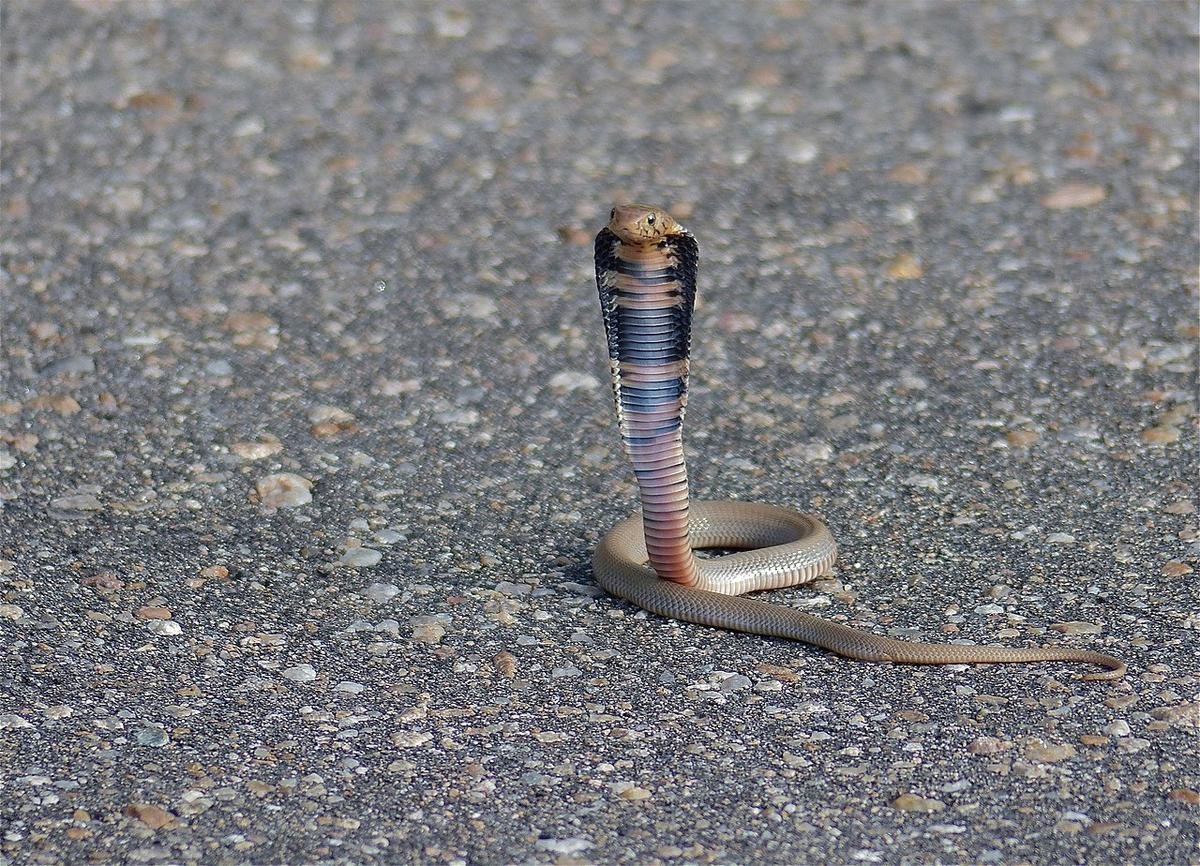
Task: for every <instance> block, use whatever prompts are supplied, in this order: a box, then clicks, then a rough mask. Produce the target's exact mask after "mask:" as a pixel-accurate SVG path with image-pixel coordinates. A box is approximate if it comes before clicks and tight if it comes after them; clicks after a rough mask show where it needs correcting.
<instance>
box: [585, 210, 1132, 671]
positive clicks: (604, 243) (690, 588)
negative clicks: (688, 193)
mask: <svg viewBox="0 0 1200 866" xmlns="http://www.w3.org/2000/svg"><path fill="white" fill-rule="evenodd" d="M698 260H699V254H698V248H697V245H696V240H695V239H694V238H693V237H692V236H691V235H690V234H689V233H688V232H687V231H686V230H685V229H684V228H683V227H682V226H680V225H679V223H677V222H676V221H675V220H674V219H672V218H671V216H670V215H669V214H668V213H667V212H666V211H664V210H663V209H662V208H659V207H652V206H648V205H639V204H629V205H622V206H619V207H616V208H613V210H612V213H611V214H610V217H609V223H608V225H607V226H606V227H605V228H603V229H601V231H600V233H599V234H598V235H597V236H596V285H597V287H598V288H599V290H600V307H601V310H602V312H603V314H604V329H605V332H606V334H607V336H608V350H609V362H610V367H611V372H612V388H613V394H614V396H615V398H616V407H617V422H618V425H619V427H620V431H621V439H622V442H623V444H624V449H625V453H626V454H627V455H628V456H629V458H630V460H631V462H632V463H633V472H634V475H635V477H636V479H637V484H638V489H639V491H640V493H641V502H642V510H641V512H640V513H635V514H633V515H632V516H631V517H628V518H626V519H625V520H623V521H621V522H620V523H618V524H617V525H616V526H615V527H614V528H613V529H612V530H611V531H609V533H608V534H607V535H605V536H604V538H603V539H602V540H601V541H600V544H599V545H598V546H597V547H596V552H595V555H594V556H593V558H592V564H593V567H594V569H595V573H596V580H597V581H598V582H599V584H600V586H602V587H603V588H604V589H605V590H607V591H608V592H609V593H611V594H612V595H615V596H619V597H620V598H624V599H627V600H628V601H630V602H632V603H633V604H635V605H637V606H638V607H642V608H645V609H646V610H648V611H651V612H653V613H656V614H659V615H661V616H666V617H670V618H672V619H678V620H684V621H686V622H692V623H699V624H701V625H708V626H714V627H717V628H726V629H732V630H735V631H743V632H750V633H752V634H759V635H770V636H774V637H782V638H790V639H792V640H799V641H804V642H806V643H810V644H813V645H815V646H818V647H821V648H823V649H826V650H830V651H832V652H835V653H838V654H839V655H842V656H846V657H849V658H853V659H861V660H865V661H876V662H896V663H902V664H965V663H980V662H986V663H994V662H1040V661H1073V662H1085V663H1088V664H1095V665H1100V666H1102V667H1104V668H1107V670H1105V671H1103V672H1101V673H1093V674H1087V675H1085V676H1084V679H1092V680H1116V679H1120V678H1121V677H1122V676H1124V675H1125V664H1124V663H1123V662H1122V661H1121V660H1120V659H1116V658H1113V657H1112V656H1109V655H1105V654H1103V653H1099V652H1094V651H1092V650H1085V649H1073V648H1067V647H1020V648H1013V647H1000V646H977V645H964V644H930V643H919V642H916V641H906V640H896V639H894V638H890V637H883V636H881V635H876V634H872V633H870V632H865V631H860V630H859V629H855V628H850V627H849V626H845V625H840V624H838V623H835V622H830V621H828V620H823V619H820V618H818V617H815V616H811V615H809V614H807V613H802V612H801V611H798V610H794V609H792V608H789V607H782V606H780V605H776V604H769V603H766V602H763V601H759V600H757V599H750V598H743V597H741V596H742V594H743V593H746V592H750V591H753V590H760V589H774V588H777V587H784V586H793V585H795V584H799V583H807V582H808V581H811V580H813V579H815V578H817V577H818V576H820V575H824V574H829V573H830V570H831V569H832V567H833V564H834V561H835V560H836V558H837V545H836V544H835V543H834V540H833V537H832V536H831V535H830V534H829V530H828V529H826V528H825V524H823V523H822V522H821V521H820V520H819V519H817V518H816V517H814V516H812V515H811V514H800V513H798V512H795V511H792V510H791V509H789V508H782V507H779V506H775V505H759V504H755V503H750V502H691V501H689V499H688V480H687V468H686V466H685V465H684V460H683V416H684V407H685V406H686V404H687V389H688V359H689V354H690V347H691V326H692V309H693V306H694V304H695V299H696V268H697V263H698ZM703 548H727V549H736V550H737V551H738V552H736V553H731V554H729V555H726V556H720V557H714V558H711V559H699V558H697V557H696V555H695V553H694V552H693V551H694V550H696V549H703Z"/></svg>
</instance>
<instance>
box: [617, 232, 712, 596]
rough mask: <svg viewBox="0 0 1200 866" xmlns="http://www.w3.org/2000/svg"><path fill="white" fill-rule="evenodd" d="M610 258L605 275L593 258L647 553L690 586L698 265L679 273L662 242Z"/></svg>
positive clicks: (675, 256) (673, 252)
mask: <svg viewBox="0 0 1200 866" xmlns="http://www.w3.org/2000/svg"><path fill="white" fill-rule="evenodd" d="M688 239H689V240H690V237H689V238H688ZM693 243H694V242H693ZM597 248H598V250H599V244H598V247H597ZM611 252H612V258H611V261H609V262H607V264H608V265H609V267H607V268H604V269H601V268H600V253H599V252H598V253H597V276H598V280H600V282H601V301H602V304H603V306H604V307H605V310H604V312H605V324H606V326H607V330H608V335H609V350H610V364H611V369H612V382H613V393H614V396H615V398H616V405H617V421H618V425H619V427H620V431H621V440H622V443H623V446H624V450H625V453H626V454H627V455H628V457H629V459H630V461H631V462H632V464H633V471H634V476H635V477H636V479H637V485H638V490H639V491H640V494H641V502H642V524H643V528H644V532H645V538H646V551H647V553H648V555H649V561H650V566H651V567H652V568H653V569H654V571H655V573H656V574H657V575H658V576H659V577H660V578H662V579H663V580H670V581H674V582H676V583H682V584H685V585H689V586H690V585H693V584H695V583H696V581H697V577H698V576H697V564H696V557H695V554H694V553H693V552H692V547H691V542H690V540H689V532H688V478H687V466H686V464H685V463H684V458H683V416H684V408H685V406H686V404H687V384H688V348H689V345H688V344H689V342H690V340H689V336H690V324H691V301H692V298H693V297H694V294H695V287H694V272H695V261H694V258H693V259H692V260H691V262H690V267H687V266H684V265H687V264H688V263H683V262H681V257H680V251H679V249H678V248H677V247H676V246H674V245H672V244H670V243H666V242H664V243H654V244H629V243H620V242H618V243H615V244H614V245H613V246H612V250H611ZM602 270H603V273H601V271H602ZM689 281H690V284H689Z"/></svg>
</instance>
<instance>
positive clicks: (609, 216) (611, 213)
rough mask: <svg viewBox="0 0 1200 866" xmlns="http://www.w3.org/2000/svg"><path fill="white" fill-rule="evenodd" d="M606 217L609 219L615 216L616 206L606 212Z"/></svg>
mask: <svg viewBox="0 0 1200 866" xmlns="http://www.w3.org/2000/svg"><path fill="white" fill-rule="evenodd" d="M608 218H609V219H610V220H615V219H616V218H617V209H616V208H613V209H612V210H610V211H609V212H608Z"/></svg>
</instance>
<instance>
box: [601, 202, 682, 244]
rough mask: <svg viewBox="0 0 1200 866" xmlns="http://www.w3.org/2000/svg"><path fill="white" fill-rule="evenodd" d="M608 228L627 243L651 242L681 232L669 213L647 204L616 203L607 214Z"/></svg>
mask: <svg viewBox="0 0 1200 866" xmlns="http://www.w3.org/2000/svg"><path fill="white" fill-rule="evenodd" d="M608 228H609V231H611V232H612V233H613V234H615V235H616V236H617V237H618V238H620V239H621V241H622V242H623V243H627V244H652V243H655V242H656V241H660V240H662V239H663V238H667V237H671V236H672V235H677V234H681V233H682V232H683V226H681V225H680V224H679V223H677V222H675V220H674V218H672V216H671V215H670V214H669V213H667V212H666V211H665V210H663V209H662V208H660V207H655V206H654V205H649V204H619V205H617V206H616V207H615V208H613V209H612V212H611V213H610V214H609V215H608Z"/></svg>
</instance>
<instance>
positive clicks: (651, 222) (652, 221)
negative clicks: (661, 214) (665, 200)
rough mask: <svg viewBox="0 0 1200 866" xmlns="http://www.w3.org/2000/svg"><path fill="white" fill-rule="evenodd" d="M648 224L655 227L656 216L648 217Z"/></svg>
mask: <svg viewBox="0 0 1200 866" xmlns="http://www.w3.org/2000/svg"><path fill="white" fill-rule="evenodd" d="M646 223H647V224H648V225H654V214H650V215H649V216H648V217H646Z"/></svg>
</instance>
